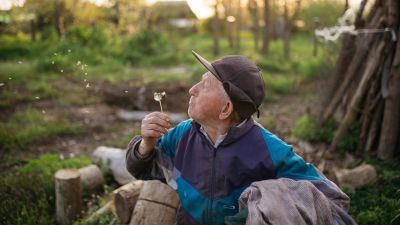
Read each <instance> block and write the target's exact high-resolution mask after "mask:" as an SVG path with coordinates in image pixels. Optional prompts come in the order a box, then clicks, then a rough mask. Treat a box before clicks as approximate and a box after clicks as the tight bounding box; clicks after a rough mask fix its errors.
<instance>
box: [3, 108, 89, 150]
mask: <svg viewBox="0 0 400 225" xmlns="http://www.w3.org/2000/svg"><path fill="white" fill-rule="evenodd" d="M79 133H82V130H81V128H80V127H79V126H78V125H75V124H71V123H69V122H68V121H67V120H65V119H55V118H50V117H46V116H45V114H43V113H42V112H40V111H38V110H36V109H32V108H28V109H26V110H25V111H22V112H17V113H15V114H14V115H12V116H11V118H10V119H9V120H8V121H6V122H0V143H2V146H3V147H4V148H5V149H6V150H12V149H23V148H25V147H27V146H28V145H30V144H32V143H36V142H40V141H43V140H46V139H51V138H52V137H55V136H60V135H76V134H79Z"/></svg>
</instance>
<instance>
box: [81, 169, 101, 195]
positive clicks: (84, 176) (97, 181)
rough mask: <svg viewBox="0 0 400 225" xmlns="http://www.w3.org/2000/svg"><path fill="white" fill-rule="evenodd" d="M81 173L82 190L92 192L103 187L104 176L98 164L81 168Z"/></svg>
mask: <svg viewBox="0 0 400 225" xmlns="http://www.w3.org/2000/svg"><path fill="white" fill-rule="evenodd" d="M79 174H80V176H81V184H82V190H85V191H88V192H92V191H96V190H101V189H102V188H103V185H104V177H103V173H102V172H101V170H100V168H99V167H98V166H96V165H90V166H87V167H83V168H80V169H79Z"/></svg>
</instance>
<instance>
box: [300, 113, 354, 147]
mask: <svg viewBox="0 0 400 225" xmlns="http://www.w3.org/2000/svg"><path fill="white" fill-rule="evenodd" d="M337 128H338V123H337V122H336V121H335V120H333V119H331V120H329V121H328V122H327V123H326V124H325V125H324V126H323V127H321V128H318V126H317V122H316V118H315V117H311V116H310V115H304V116H302V117H300V118H299V119H298V120H297V121H296V122H295V124H294V126H293V128H292V134H293V136H295V137H297V138H300V139H303V140H308V141H311V142H324V143H326V144H330V143H331V142H332V140H333V137H334V135H335V132H336V130H337ZM359 135H360V125H359V124H358V123H352V124H351V125H350V128H349V130H348V133H347V135H345V136H344V137H343V138H342V140H341V141H339V143H338V145H337V149H338V150H339V152H341V153H344V152H351V153H354V151H355V149H356V148H357V145H358V138H359Z"/></svg>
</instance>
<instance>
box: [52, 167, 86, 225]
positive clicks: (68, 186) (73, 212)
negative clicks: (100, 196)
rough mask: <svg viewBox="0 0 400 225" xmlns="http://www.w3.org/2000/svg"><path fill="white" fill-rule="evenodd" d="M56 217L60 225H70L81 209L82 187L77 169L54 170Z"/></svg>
mask: <svg viewBox="0 0 400 225" xmlns="http://www.w3.org/2000/svg"><path fill="white" fill-rule="evenodd" d="M54 177H55V191H56V218H57V222H58V223H59V224H61V225H70V224H72V223H73V221H74V220H75V219H76V218H78V217H79V216H80V213H81V210H82V189H81V178H80V174H79V171H78V170H76V169H62V170H59V171H57V172H56V174H55V175H54Z"/></svg>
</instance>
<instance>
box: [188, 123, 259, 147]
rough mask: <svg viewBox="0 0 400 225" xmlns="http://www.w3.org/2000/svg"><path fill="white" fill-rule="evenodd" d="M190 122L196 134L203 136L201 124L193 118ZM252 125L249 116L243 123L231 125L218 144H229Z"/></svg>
mask: <svg viewBox="0 0 400 225" xmlns="http://www.w3.org/2000/svg"><path fill="white" fill-rule="evenodd" d="M192 124H193V126H194V128H195V129H196V131H197V132H198V134H199V135H201V136H204V134H202V132H201V131H200V127H201V125H200V124H199V123H197V122H196V121H194V120H192ZM254 125H255V123H254V120H253V119H252V118H251V117H250V118H248V119H247V121H246V122H245V123H244V124H241V125H240V126H231V127H230V128H229V129H228V132H227V133H226V137H225V139H224V140H223V141H222V142H221V143H220V144H219V146H224V145H229V144H230V143H232V142H235V141H236V140H238V139H239V138H240V137H242V136H243V135H245V134H246V133H247V132H248V131H249V130H250V129H251V128H252V127H253V126H254ZM204 137H205V136H204ZM205 138H206V137H205ZM206 139H207V138H206ZM207 141H208V140H207Z"/></svg>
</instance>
